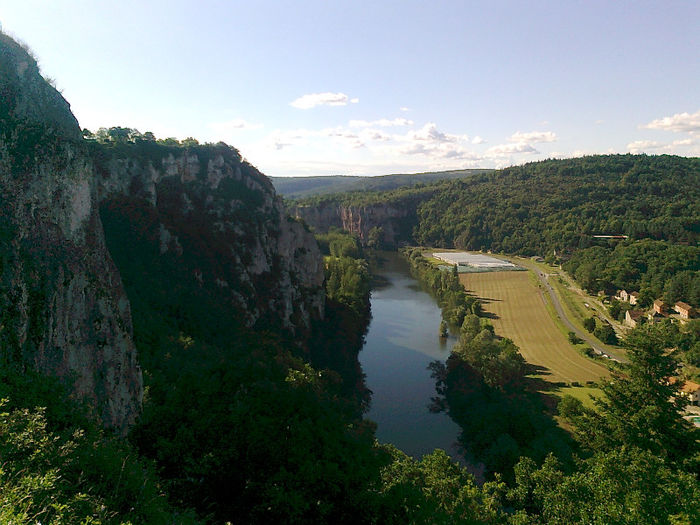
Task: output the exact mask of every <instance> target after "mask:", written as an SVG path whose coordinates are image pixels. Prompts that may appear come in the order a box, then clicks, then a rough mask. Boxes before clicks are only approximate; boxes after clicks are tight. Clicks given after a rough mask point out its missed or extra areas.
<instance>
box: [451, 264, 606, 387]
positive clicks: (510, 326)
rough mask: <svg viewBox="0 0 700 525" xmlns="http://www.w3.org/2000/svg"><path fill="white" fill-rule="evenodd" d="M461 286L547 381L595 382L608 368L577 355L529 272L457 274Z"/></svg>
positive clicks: (497, 328) (499, 331)
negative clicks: (553, 317) (482, 306)
mask: <svg viewBox="0 0 700 525" xmlns="http://www.w3.org/2000/svg"><path fill="white" fill-rule="evenodd" d="M460 281H461V283H462V284H463V285H464V287H465V289H466V290H467V291H468V292H469V293H471V294H474V295H476V296H478V297H480V298H481V299H482V301H483V303H484V309H485V311H486V312H487V315H488V316H489V317H491V318H492V319H491V320H492V322H493V325H494V328H495V329H496V333H498V334H499V335H502V336H503V337H508V338H510V339H512V340H513V342H514V343H515V344H516V345H518V346H519V347H520V351H521V353H522V355H523V357H524V358H525V359H526V360H527V361H528V362H529V363H531V364H533V365H536V366H538V367H542V369H541V370H540V372H539V375H541V376H542V377H543V378H544V379H546V380H548V381H552V382H566V383H573V382H586V381H597V380H598V379H600V378H601V377H603V376H606V375H607V374H608V371H607V369H606V368H605V367H604V366H602V365H600V364H598V363H596V362H595V361H592V360H590V359H587V358H586V357H584V356H583V355H581V354H580V353H579V352H578V351H577V350H576V349H575V348H574V347H572V346H571V344H570V343H569V341H568V340H567V337H566V336H565V335H564V333H563V332H562V330H561V329H560V328H559V327H558V326H557V324H556V323H555V322H554V320H553V319H552V317H551V316H550V314H549V312H548V310H547V307H546V303H545V301H544V298H543V295H542V293H541V291H540V289H539V288H538V286H537V285H536V284H535V283H534V282H533V279H532V278H531V276H530V272H492V273H470V274H460Z"/></svg>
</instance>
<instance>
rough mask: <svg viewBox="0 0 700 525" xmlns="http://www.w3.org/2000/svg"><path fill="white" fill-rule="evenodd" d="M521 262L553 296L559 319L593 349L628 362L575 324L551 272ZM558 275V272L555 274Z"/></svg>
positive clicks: (598, 352) (600, 353)
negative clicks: (566, 312) (551, 282)
mask: <svg viewBox="0 0 700 525" xmlns="http://www.w3.org/2000/svg"><path fill="white" fill-rule="evenodd" d="M518 263H519V264H521V265H522V266H525V267H526V268H528V269H530V270H532V271H533V272H534V273H535V275H536V276H537V278H538V279H539V281H540V282H541V283H542V285H543V286H544V287H545V289H546V290H547V292H548V293H549V296H550V297H551V298H552V304H553V305H554V310H556V312H557V315H558V316H559V319H561V321H562V323H564V324H565V325H566V327H567V328H568V329H569V330H571V331H572V332H574V333H575V334H576V335H577V336H578V337H579V338H581V339H583V340H584V341H586V342H587V343H588V344H589V345H590V347H591V348H592V349H593V351H594V352H595V353H597V354H598V355H603V354H605V355H609V356H610V357H611V358H612V359H616V360H617V361H620V362H623V363H626V362H627V359H626V358H625V357H624V356H622V355H620V354H615V353H613V352H611V351H610V350H607V349H606V348H603V347H602V346H600V343H599V342H598V341H597V340H596V339H595V338H594V337H593V336H592V335H591V334H589V333H587V332H584V331H583V330H580V329H579V328H578V327H576V326H575V325H574V323H573V322H571V320H570V319H569V318H568V317H567V315H566V314H565V313H564V309H563V308H562V306H561V303H560V302H559V298H558V297H557V294H556V293H554V289H553V288H552V285H550V284H549V275H550V274H544V273H542V272H541V271H540V270H539V269H538V268H536V267H534V266H532V265H530V264H528V263H527V262H524V261H522V260H519V261H518ZM554 275H558V274H554Z"/></svg>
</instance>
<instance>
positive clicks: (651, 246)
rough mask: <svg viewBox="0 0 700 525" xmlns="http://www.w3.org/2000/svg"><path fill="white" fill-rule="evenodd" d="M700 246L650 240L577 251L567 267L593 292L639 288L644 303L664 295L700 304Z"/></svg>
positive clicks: (644, 304) (671, 299) (673, 301)
mask: <svg viewBox="0 0 700 525" xmlns="http://www.w3.org/2000/svg"><path fill="white" fill-rule="evenodd" d="M698 268H700V247H698V246H684V245H678V244H673V243H670V242H664V241H654V240H650V239H646V240H642V241H636V242H624V243H621V244H618V245H617V246H616V247H615V248H605V247H602V246H595V247H592V248H587V249H585V250H580V251H577V252H575V253H574V254H573V255H572V257H571V259H570V260H569V261H567V262H566V263H565V264H564V269H565V270H566V271H567V272H569V273H570V274H571V275H573V276H574V277H575V278H576V280H577V281H578V282H579V283H580V284H581V286H583V287H584V288H587V289H588V290H590V291H593V292H596V291H598V290H606V291H608V292H613V291H615V290H618V289H622V290H627V291H628V292H629V291H638V292H639V294H640V301H639V303H640V306H650V305H651V302H653V300H654V299H657V298H659V297H661V296H662V294H663V296H664V298H665V299H666V301H667V302H668V304H674V303H675V302H676V301H684V302H686V303H688V304H691V305H693V306H700V270H698Z"/></svg>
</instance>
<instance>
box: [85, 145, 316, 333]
mask: <svg viewBox="0 0 700 525" xmlns="http://www.w3.org/2000/svg"><path fill="white" fill-rule="evenodd" d="M92 147H93V150H94V152H95V155H94V156H95V158H96V164H97V167H98V173H99V187H100V199H101V201H102V203H103V205H104V206H107V207H109V208H110V210H111V213H112V214H114V213H116V214H122V213H123V214H128V213H130V212H129V210H134V209H139V210H140V212H139V213H140V214H141V215H149V216H150V217H151V222H150V226H148V228H149V232H150V233H147V234H146V235H147V236H150V238H152V241H151V242H152V243H157V244H158V250H159V252H160V255H161V257H162V258H169V259H170V260H172V261H175V262H176V264H177V266H178V267H179V268H180V269H182V270H184V271H185V272H186V276H187V275H189V278H191V279H196V280H197V282H198V285H197V286H198V287H199V288H200V289H202V290H206V291H207V293H208V294H209V296H213V297H216V298H217V300H220V301H224V302H226V303H227V305H230V306H233V307H234V309H235V310H236V311H238V312H240V316H241V318H242V321H243V324H245V325H246V326H248V327H254V328H261V329H269V328H273V329H274V328H283V329H286V330H287V331H289V332H290V333H292V334H294V335H296V336H301V335H302V334H303V333H305V332H307V331H308V330H309V329H310V327H311V321H312V319H320V318H322V317H323V313H324V312H323V309H324V300H325V295H324V289H323V279H324V270H323V259H322V257H321V255H320V252H319V249H318V245H317V243H316V241H315V239H314V238H313V236H312V235H311V233H309V232H308V231H307V230H306V229H305V228H304V226H303V225H302V224H301V223H300V222H298V221H296V220H293V219H291V218H289V217H288V215H287V213H286V210H285V209H284V206H283V205H282V202H281V200H280V199H279V198H278V197H277V196H276V195H275V192H274V189H273V187H272V184H271V183H270V181H269V180H268V179H267V178H266V177H265V176H264V175H262V174H261V173H260V172H259V171H257V170H256V169H255V168H254V167H253V166H251V165H250V164H248V163H247V162H245V161H243V160H242V159H241V157H240V155H239V153H238V151H236V150H235V149H234V148H231V147H229V146H227V145H226V144H223V143H219V144H215V145H205V146H200V145H196V146H191V147H188V148H184V147H179V146H174V147H168V146H165V145H161V144H156V143H153V142H150V143H149V142H145V141H141V142H138V143H135V144H122V145H119V146H115V145H112V146H110V145H104V144H93V145H92ZM156 232H157V233H156ZM156 237H157V238H156ZM185 278H187V277H185Z"/></svg>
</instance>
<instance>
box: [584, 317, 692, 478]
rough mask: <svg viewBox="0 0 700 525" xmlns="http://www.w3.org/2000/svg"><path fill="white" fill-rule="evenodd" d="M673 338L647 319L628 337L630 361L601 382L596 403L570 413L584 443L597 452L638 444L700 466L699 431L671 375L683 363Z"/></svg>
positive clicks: (665, 456)
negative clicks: (672, 350) (683, 410)
mask: <svg viewBox="0 0 700 525" xmlns="http://www.w3.org/2000/svg"><path fill="white" fill-rule="evenodd" d="M674 344H675V342H674V340H673V339H672V338H671V337H670V336H669V333H668V332H667V330H666V329H665V328H664V327H663V326H658V325H644V326H642V327H639V328H636V329H635V330H633V331H632V332H630V333H629V335H628V336H627V339H626V340H625V346H626V347H627V349H628V352H627V355H628V358H629V360H630V364H629V366H628V367H627V369H626V370H625V371H624V372H613V377H612V379H611V380H609V381H607V382H604V383H603V384H602V386H601V389H602V390H603V393H604V394H605V395H604V396H603V397H601V398H597V399H596V400H595V407H596V408H595V409H584V408H582V409H581V410H580V413H579V414H575V415H574V416H573V417H572V418H571V422H572V423H573V425H574V427H575V434H576V436H577V439H578V440H579V442H580V443H581V445H582V446H583V447H585V448H588V449H590V450H591V451H595V452H601V451H602V452H606V451H612V450H616V449H618V448H619V447H622V446H626V447H635V448H638V449H641V450H646V451H649V452H650V453H652V454H653V455H655V456H658V457H660V458H662V459H664V460H666V461H669V462H671V463H672V464H675V465H678V466H683V467H684V468H687V469H688V470H690V471H693V472H697V471H698V464H699V463H698V461H699V460H700V444H699V442H698V438H699V436H698V431H697V430H696V429H695V428H694V426H693V425H692V423H689V422H688V421H686V420H685V419H683V418H682V417H681V412H680V411H681V408H682V407H683V405H684V401H683V400H682V398H681V397H680V396H679V394H678V392H679V390H678V389H679V386H678V384H677V383H672V382H671V381H670V378H671V376H673V374H674V373H675V370H676V367H677V365H678V363H677V362H676V360H675V359H674V357H673V355H672V354H671V353H670V352H669V348H670V347H672V346H673V345H674Z"/></svg>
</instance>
